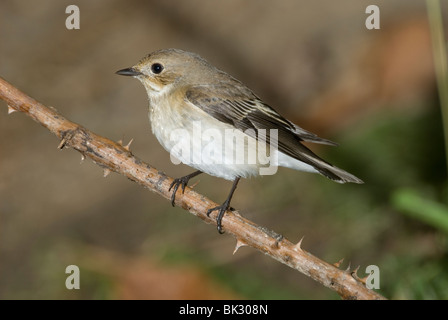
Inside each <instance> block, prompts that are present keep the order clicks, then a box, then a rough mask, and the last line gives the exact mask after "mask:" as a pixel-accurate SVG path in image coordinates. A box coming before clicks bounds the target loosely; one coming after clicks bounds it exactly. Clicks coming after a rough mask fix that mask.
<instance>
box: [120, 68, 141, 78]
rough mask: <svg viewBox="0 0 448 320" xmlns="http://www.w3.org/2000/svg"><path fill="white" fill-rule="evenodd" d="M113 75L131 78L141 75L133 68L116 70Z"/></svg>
mask: <svg viewBox="0 0 448 320" xmlns="http://www.w3.org/2000/svg"><path fill="white" fill-rule="evenodd" d="M115 73H116V74H119V75H121V76H131V77H134V76H139V75H142V73H141V72H140V71H137V70H135V69H134V68H126V69H122V70H118V71H117V72H115Z"/></svg>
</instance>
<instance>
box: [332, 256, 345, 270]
mask: <svg viewBox="0 0 448 320" xmlns="http://www.w3.org/2000/svg"><path fill="white" fill-rule="evenodd" d="M343 261H344V258H342V259H341V260H339V261H338V262H335V263H333V265H334V266H335V267H336V268H339V267H340V266H341V264H342V262H343Z"/></svg>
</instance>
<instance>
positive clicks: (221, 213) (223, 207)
mask: <svg viewBox="0 0 448 320" xmlns="http://www.w3.org/2000/svg"><path fill="white" fill-rule="evenodd" d="M239 181H240V177H236V178H235V180H234V181H233V186H232V189H230V193H229V196H228V197H227V199H226V201H224V203H223V204H222V205H220V206H217V207H215V208H212V209H209V210H207V217H209V216H210V213H212V212H213V211H218V210H219V213H218V217H216V226H217V227H218V232H219V233H221V234H223V233H224V232H223V231H222V225H221V221H222V218H223V217H224V214H225V213H226V211H227V210H228V209H229V208H230V201H231V200H232V196H233V193H234V192H235V189H236V186H237V185H238V182H239Z"/></svg>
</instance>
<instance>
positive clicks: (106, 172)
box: [103, 168, 111, 178]
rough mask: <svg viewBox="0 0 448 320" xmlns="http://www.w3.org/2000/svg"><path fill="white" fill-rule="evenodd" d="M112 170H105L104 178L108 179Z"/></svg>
mask: <svg viewBox="0 0 448 320" xmlns="http://www.w3.org/2000/svg"><path fill="white" fill-rule="evenodd" d="M110 172H111V171H110V169H108V168H104V172H103V177H104V178H106V177H107V176H108V175H109V174H110Z"/></svg>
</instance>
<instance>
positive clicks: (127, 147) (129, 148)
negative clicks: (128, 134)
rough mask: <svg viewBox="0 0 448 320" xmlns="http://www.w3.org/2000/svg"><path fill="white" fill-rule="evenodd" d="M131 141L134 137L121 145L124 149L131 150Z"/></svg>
mask: <svg viewBox="0 0 448 320" xmlns="http://www.w3.org/2000/svg"><path fill="white" fill-rule="evenodd" d="M132 141H134V138H132V139H131V140H130V141H129V143H128V144H127V145H125V146H124V147H123V148H125V149H126V151H129V152H131V143H132Z"/></svg>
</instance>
